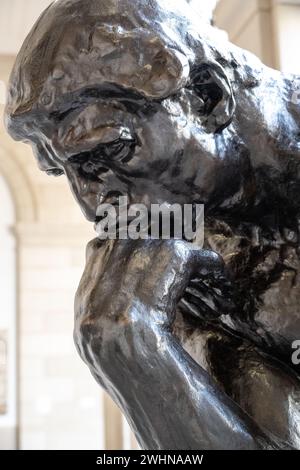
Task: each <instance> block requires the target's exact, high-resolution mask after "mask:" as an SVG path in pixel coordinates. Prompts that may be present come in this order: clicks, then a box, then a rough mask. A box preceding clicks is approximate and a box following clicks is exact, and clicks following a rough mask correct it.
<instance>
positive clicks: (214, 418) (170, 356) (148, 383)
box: [90, 310, 275, 450]
mask: <svg viewBox="0 0 300 470" xmlns="http://www.w3.org/2000/svg"><path fill="white" fill-rule="evenodd" d="M155 316H156V318H159V314H156V315H155V314H153V312H152V313H151V312H146V311H143V312H138V311H137V310H135V311H133V312H132V313H131V314H130V318H131V322H130V323H127V324H125V325H124V324H123V325H120V324H118V325H112V324H110V325H109V329H107V334H106V335H105V336H101V344H100V342H99V337H98V338H97V337H95V338H94V340H93V341H92V348H91V350H93V351H94V352H95V353H96V354H94V355H93V357H94V359H93V363H92V364H91V363H90V366H92V367H91V368H92V369H93V373H94V375H95V376H98V377H99V378H100V377H101V379H100V382H101V384H103V383H104V384H105V388H106V390H107V391H108V393H109V394H110V395H111V396H112V397H113V398H114V399H115V401H116V402H117V404H118V405H119V406H120V408H121V409H122V411H123V412H124V414H125V415H126V417H127V419H128V421H129V422H130V423H131V425H132V428H133V429H134V430H135V431H136V435H137V438H138V440H139V443H140V445H141V446H142V447H143V448H144V449H151V450H153V449H235V450H237V449H268V448H273V447H275V446H274V445H273V444H272V442H271V441H270V440H269V438H268V437H267V436H266V435H265V434H264V433H263V432H262V431H261V430H260V429H259V428H258V427H257V425H256V424H255V423H254V422H253V421H252V420H251V419H250V418H249V416H248V415H247V414H245V413H244V412H243V411H242V410H241V409H240V408H239V407H238V406H237V405H236V404H235V403H234V402H233V401H232V400H231V399H229V398H228V397H227V396H226V395H225V394H223V393H222V392H220V390H219V389H218V387H217V386H216V384H214V383H213V382H212V381H211V380H210V378H209V376H208V374H207V373H206V372H205V371H204V370H203V369H202V368H201V367H199V366H198V365H197V364H196V363H195V362H194V361H193V359H192V358H191V357H190V356H189V355H188V354H187V353H186V352H185V351H184V350H183V348H182V347H181V346H180V344H179V343H178V342H177V341H176V339H175V338H174V336H173V335H172V334H171V333H170V332H169V331H168V329H166V328H165V327H164V326H162V325H161V324H160V322H153V317H155ZM145 319H146V320H145ZM107 327H108V325H107ZM97 354H98V357H97Z"/></svg>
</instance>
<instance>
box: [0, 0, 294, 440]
mask: <svg viewBox="0 0 300 470" xmlns="http://www.w3.org/2000/svg"><path fill="white" fill-rule="evenodd" d="M219 38H220V35H219V33H217V32H216V30H215V29H214V28H213V27H211V26H209V25H205V24H203V23H202V22H201V20H200V19H199V18H197V15H195V12H194V11H193V10H192V9H190V7H189V5H188V4H187V2H186V1H184V0H179V1H167V0H58V1H56V2H54V3H53V4H52V5H51V6H50V7H49V8H48V9H47V10H46V11H45V12H44V13H43V14H42V16H41V17H40V18H39V20H38V22H37V23H36V25H35V26H34V28H33V30H32V32H31V33H30V34H29V36H28V38H27V39H26V41H25V43H24V45H23V47H22V49H21V51H20V53H19V55H18V58H17V60H16V64H15V66H14V69H13V72H12V75H11V80H10V85H9V96H8V103H7V107H6V125H7V129H8V132H9V133H10V134H11V135H12V137H13V138H15V139H17V140H22V141H24V142H27V143H29V144H30V145H31V146H32V148H33V151H34V154H35V157H36V160H37V163H38V165H39V167H40V169H41V170H42V171H45V172H46V173H47V174H50V175H54V176H60V175H65V177H66V178H67V179H68V182H69V184H70V186H71V189H72V191H73V193H74V196H75V198H76V200H77V201H78V203H79V204H80V206H81V209H82V211H83V213H84V214H85V216H86V218H87V219H88V220H89V221H91V222H93V223H95V222H99V219H98V216H97V208H98V206H99V204H100V203H103V202H105V203H111V204H116V201H117V200H118V197H119V196H121V195H122V196H127V197H128V200H129V202H130V204H136V203H143V204H145V205H146V206H149V205H150V204H151V203H158V204H160V203H168V204H174V203H177V204H180V205H182V206H183V205H184V204H198V203H202V204H205V211H206V218H205V245H204V249H199V248H197V247H195V245H194V244H192V243H188V242H187V241H184V240H175V239H173V240H153V239H151V238H149V239H147V240H132V239H129V240H120V239H117V240H106V241H103V240H102V241H101V240H99V238H96V239H95V240H94V241H92V242H91V243H90V244H89V245H88V248H87V262H86V269H85V272H84V275H83V278H82V281H81V284H80V287H79V289H78V292H77V296H76V308H75V309H76V314H75V333H74V337H75V342H76V345H77V349H78V352H79V354H80V355H81V357H82V358H83V360H84V361H85V362H86V363H87V364H88V366H89V368H90V370H91V372H92V374H93V376H94V377H95V379H96V380H97V382H98V383H99V384H100V385H101V386H102V387H103V388H104V389H105V390H106V391H107V392H108V393H109V395H110V396H111V397H112V398H113V399H114V400H115V402H116V403H117V404H118V406H119V407H120V409H121V410H122V412H123V413H124V414H125V416H126V418H127V420H128V422H129V423H130V425H131V427H132V429H133V431H134V433H135V435H136V437H137V440H138V442H139V444H140V445H141V447H142V448H144V449H282V448H298V449H299V448H300V381H299V375H298V374H299V366H298V369H297V365H296V362H297V361H295V360H294V361H293V360H292V358H293V357H294V356H295V351H294V349H293V345H295V344H297V343H295V341H297V340H300V273H299V266H300V264H299V256H300V251H299V243H300V242H299V213H300V210H299V209H300V127H299V125H300V106H299V102H297V101H298V100H297V98H298V96H297V89H298V88H297V87H298V85H297V79H296V77H293V76H285V75H282V74H280V73H279V72H277V71H274V70H271V69H269V68H267V67H265V66H264V65H263V64H261V62H260V61H259V60H258V59H256V58H255V57H254V56H252V55H251V54H249V53H247V52H245V51H242V50H240V49H238V48H236V47H235V46H233V45H232V44H230V43H228V42H226V41H225V40H220V39H219ZM293 353H294V354H293Z"/></svg>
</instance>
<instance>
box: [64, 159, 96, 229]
mask: <svg viewBox="0 0 300 470" xmlns="http://www.w3.org/2000/svg"><path fill="white" fill-rule="evenodd" d="M65 174H66V176H67V179H68V182H69V185H70V188H71V191H72V193H73V195H74V197H75V199H76V201H77V202H78V204H79V206H80V208H81V210H82V212H83V214H84V216H85V217H86V219H87V220H89V221H90V222H95V221H96V214H97V207H98V204H99V203H101V194H102V191H103V185H102V184H101V182H100V181H99V182H98V181H89V180H87V179H85V178H83V177H81V176H80V175H79V174H78V173H77V172H76V171H75V170H74V169H73V168H72V167H71V166H70V165H69V166H68V167H65Z"/></svg>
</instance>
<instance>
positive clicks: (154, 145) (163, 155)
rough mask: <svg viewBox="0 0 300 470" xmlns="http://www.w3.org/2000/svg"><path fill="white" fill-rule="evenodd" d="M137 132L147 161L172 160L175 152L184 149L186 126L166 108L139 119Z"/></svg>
mask: <svg viewBox="0 0 300 470" xmlns="http://www.w3.org/2000/svg"><path fill="white" fill-rule="evenodd" d="M136 133H137V136H138V138H139V141H140V144H141V152H142V153H143V154H144V155H145V157H146V161H149V162H157V161H161V160H170V159H171V158H172V156H173V155H174V154H176V153H177V152H179V151H182V150H183V149H184V145H185V143H184V142H185V140H186V136H185V131H184V128H183V127H182V126H181V125H180V122H178V119H177V118H176V117H174V116H172V115H171V114H168V113H166V112H165V111H164V110H163V111H160V112H156V113H155V114H154V115H152V116H151V117H145V118H143V119H142V120H140V121H138V122H137V124H136Z"/></svg>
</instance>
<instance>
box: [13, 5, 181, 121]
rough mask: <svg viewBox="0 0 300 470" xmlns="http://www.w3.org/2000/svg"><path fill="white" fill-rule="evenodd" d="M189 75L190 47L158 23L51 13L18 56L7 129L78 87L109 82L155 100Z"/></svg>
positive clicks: (58, 102)
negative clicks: (150, 24) (17, 119)
mask: <svg viewBox="0 0 300 470" xmlns="http://www.w3.org/2000/svg"><path fill="white" fill-rule="evenodd" d="M44 15H45V18H46V19H47V17H48V16H49V15H50V14H48V13H47V11H46V13H45V14H44ZM159 30H160V31H159ZM188 75H189V59H188V51H187V49H186V46H185V44H184V41H183V40H182V38H181V36H180V34H179V33H178V32H175V31H174V30H172V34H171V35H168V34H166V33H164V32H163V29H161V27H158V26H157V27H156V28H154V29H153V28H152V29H146V28H143V27H141V26H139V27H135V26H134V25H132V24H130V21H129V20H128V17H127V16H126V15H125V16H124V15H123V16H122V15H121V16H117V18H114V21H111V20H110V21H109V16H108V17H107V18H105V20H102V19H101V20H100V19H99V17H97V16H93V17H92V19H91V18H89V17H88V16H82V15H74V14H73V15H69V16H67V17H66V16H65V15H64V17H63V18H62V17H61V16H60V15H59V14H58V13H57V14H56V15H54V16H53V13H52V16H51V15H50V17H49V18H48V19H47V21H46V20H44V18H43V17H42V18H41V19H40V21H39V23H38V24H37V25H36V26H35V28H34V30H33V31H32V33H31V34H30V35H29V37H28V38H27V40H26V42H25V44H24V46H23V48H22V50H21V51H20V53H19V56H18V58H17V61H16V64H15V67H14V69H13V72H12V75H11V79H10V85H9V95H8V103H7V107H6V118H7V121H8V127H10V126H9V123H10V121H13V119H14V117H19V116H22V115H24V114H28V113H30V112H31V111H32V110H34V111H36V110H38V111H39V112H42V111H43V110H44V111H45V113H46V112H51V111H55V109H56V108H58V107H60V106H61V101H62V100H63V97H64V96H66V95H68V96H70V95H71V96H72V94H73V93H74V92H77V91H78V90H80V89H82V88H86V87H91V88H92V87H95V86H99V85H101V84H108V83H111V84H116V85H119V86H121V87H124V88H128V89H133V90H136V91H137V92H139V93H141V94H142V95H144V96H146V97H148V98H150V99H152V98H153V99H156V98H163V97H166V96H168V95H170V94H172V93H174V92H176V91H177V90H178V89H180V88H181V87H182V86H184V84H185V83H186V81H187V78H188ZM11 127H13V126H11Z"/></svg>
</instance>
